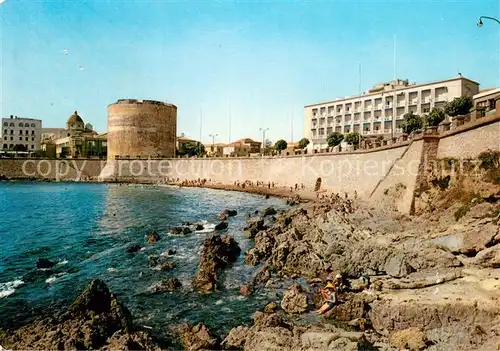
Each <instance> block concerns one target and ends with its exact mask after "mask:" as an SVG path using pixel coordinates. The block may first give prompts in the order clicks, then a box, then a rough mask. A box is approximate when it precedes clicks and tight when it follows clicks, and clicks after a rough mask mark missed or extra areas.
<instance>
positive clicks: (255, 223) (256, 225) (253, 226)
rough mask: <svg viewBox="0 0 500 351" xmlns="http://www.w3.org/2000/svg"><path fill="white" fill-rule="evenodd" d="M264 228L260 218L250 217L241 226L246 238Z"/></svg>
mask: <svg viewBox="0 0 500 351" xmlns="http://www.w3.org/2000/svg"><path fill="white" fill-rule="evenodd" d="M266 229H267V227H266V226H265V225H264V220H263V219H260V218H256V219H251V220H250V221H248V223H247V226H246V227H245V228H243V230H244V231H245V236H246V237H248V238H254V237H255V235H257V233H258V232H260V231H261V230H266Z"/></svg>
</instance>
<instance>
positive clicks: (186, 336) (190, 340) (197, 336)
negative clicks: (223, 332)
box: [175, 323, 220, 351]
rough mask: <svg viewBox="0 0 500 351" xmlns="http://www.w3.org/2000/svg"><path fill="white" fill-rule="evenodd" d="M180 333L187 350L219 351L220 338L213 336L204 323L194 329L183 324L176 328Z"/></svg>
mask: <svg viewBox="0 0 500 351" xmlns="http://www.w3.org/2000/svg"><path fill="white" fill-rule="evenodd" d="M175 329H176V330H177V332H178V333H179V336H180V340H181V343H182V344H183V345H184V347H185V348H186V350H189V351H197V350H218V349H220V342H219V340H218V338H216V337H214V336H213V335H212V332H211V331H210V329H208V328H207V327H206V326H205V325H204V324H203V323H199V324H197V325H195V326H193V327H191V326H190V325H188V324H183V325H181V326H178V327H177V328H175Z"/></svg>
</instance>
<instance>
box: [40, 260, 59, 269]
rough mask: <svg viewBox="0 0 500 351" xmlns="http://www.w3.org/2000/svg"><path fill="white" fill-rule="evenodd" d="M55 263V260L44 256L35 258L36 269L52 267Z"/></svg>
mask: <svg viewBox="0 0 500 351" xmlns="http://www.w3.org/2000/svg"><path fill="white" fill-rule="evenodd" d="M55 265H56V263H55V262H52V261H50V260H48V259H46V258H39V259H37V260H36V268H38V269H48V268H52V267H54V266H55Z"/></svg>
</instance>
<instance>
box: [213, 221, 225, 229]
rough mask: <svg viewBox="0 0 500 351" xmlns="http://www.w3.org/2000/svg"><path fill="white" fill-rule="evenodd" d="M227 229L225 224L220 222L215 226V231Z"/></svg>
mask: <svg viewBox="0 0 500 351" xmlns="http://www.w3.org/2000/svg"><path fill="white" fill-rule="evenodd" d="M227 227H228V224H227V222H220V223H219V224H217V225H216V226H215V230H224V229H227Z"/></svg>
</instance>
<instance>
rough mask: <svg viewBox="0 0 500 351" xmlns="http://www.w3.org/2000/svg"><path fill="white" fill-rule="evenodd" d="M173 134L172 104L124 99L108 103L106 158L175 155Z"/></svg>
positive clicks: (173, 114) (173, 111) (174, 126)
mask: <svg viewBox="0 0 500 351" xmlns="http://www.w3.org/2000/svg"><path fill="white" fill-rule="evenodd" d="M176 134H177V106H175V105H172V104H167V103H164V102H160V101H152V100H135V99H124V100H118V101H117V102H115V103H114V104H111V105H109V106H108V160H114V159H117V158H147V157H154V158H156V157H174V156H175V147H176V145H175V144H176ZM117 156H118V157H117Z"/></svg>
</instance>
